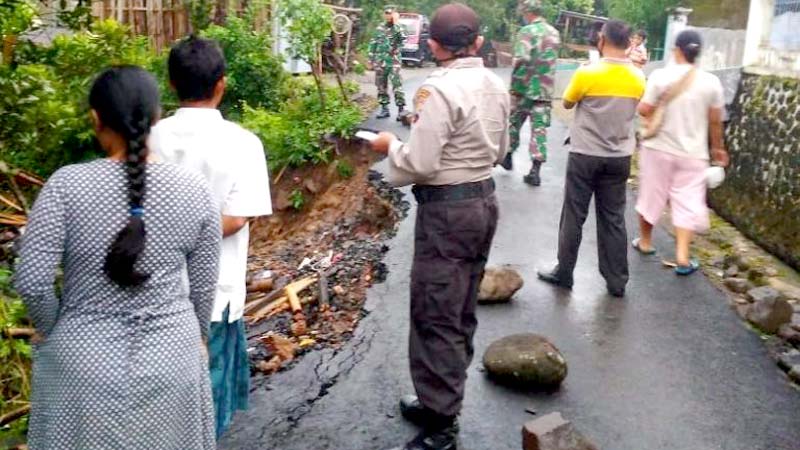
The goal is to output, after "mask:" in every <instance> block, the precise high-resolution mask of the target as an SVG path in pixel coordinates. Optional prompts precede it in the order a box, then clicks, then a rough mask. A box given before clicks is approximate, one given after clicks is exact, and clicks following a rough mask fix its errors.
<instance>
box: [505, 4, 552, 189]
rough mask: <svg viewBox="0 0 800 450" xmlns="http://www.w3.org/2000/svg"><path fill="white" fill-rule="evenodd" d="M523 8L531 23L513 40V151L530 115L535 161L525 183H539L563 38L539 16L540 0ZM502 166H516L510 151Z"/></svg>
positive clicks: (531, 152) (545, 154) (525, 178)
mask: <svg viewBox="0 0 800 450" xmlns="http://www.w3.org/2000/svg"><path fill="white" fill-rule="evenodd" d="M520 9H521V12H522V13H523V14H524V16H525V21H526V22H527V23H528V25H526V26H525V27H523V28H522V29H521V30H520V31H519V35H518V37H517V41H516V42H515V44H514V71H513V74H512V77H511V104H512V106H511V108H512V109H511V125H510V132H511V133H510V134H511V147H510V150H511V152H513V151H515V150H516V149H517V147H519V144H520V142H519V134H520V130H521V128H522V125H523V124H524V123H525V120H526V119H527V118H530V121H531V141H530V144H529V150H530V155H531V159H532V160H533V165H532V167H531V171H530V173H529V174H528V175H525V177H524V180H525V182H526V183H528V184H530V185H533V186H539V185H540V184H541V178H540V176H539V171H540V169H541V166H542V164H543V163H544V162H545V161H547V128H548V127H549V126H550V110H551V103H552V100H553V89H554V86H555V68H556V60H557V59H558V48H559V46H560V45H561V38H560V37H559V34H558V30H556V29H555V28H553V27H552V26H551V25H550V24H548V23H547V21H545V19H544V18H543V17H541V16H540V14H541V13H542V5H541V0H523V1H522V4H521V5H520ZM502 166H503V167H504V168H505V169H506V170H511V169H513V163H512V160H511V154H510V153H509V154H508V155H507V156H506V159H505V161H503V163H502Z"/></svg>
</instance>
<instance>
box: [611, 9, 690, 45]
mask: <svg viewBox="0 0 800 450" xmlns="http://www.w3.org/2000/svg"><path fill="white" fill-rule="evenodd" d="M681 3H682V2H681V0H607V6H608V12H609V15H610V16H611V17H614V18H617V19H622V20H624V21H626V22H628V23H630V24H631V25H632V26H633V27H634V28H644V29H645V30H647V33H648V35H649V38H648V47H650V48H662V47H664V34H665V33H666V28H667V18H668V16H669V13H668V12H667V9H668V8H672V7H675V6H678V5H679V4H681Z"/></svg>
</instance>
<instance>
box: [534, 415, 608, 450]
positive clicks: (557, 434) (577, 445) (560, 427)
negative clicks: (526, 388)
mask: <svg viewBox="0 0 800 450" xmlns="http://www.w3.org/2000/svg"><path fill="white" fill-rule="evenodd" d="M522 449H523V450H599V448H598V447H597V446H596V445H594V444H593V443H591V442H590V441H589V440H588V439H586V438H585V437H584V436H583V435H581V434H580V433H579V432H578V430H576V429H575V427H573V426H572V423H570V422H569V421H568V420H565V419H564V417H562V416H561V413H558V412H555V413H551V414H548V415H546V416H542V417H540V418H538V419H536V420H532V421H530V422H528V423H526V424H525V425H524V426H523V427H522Z"/></svg>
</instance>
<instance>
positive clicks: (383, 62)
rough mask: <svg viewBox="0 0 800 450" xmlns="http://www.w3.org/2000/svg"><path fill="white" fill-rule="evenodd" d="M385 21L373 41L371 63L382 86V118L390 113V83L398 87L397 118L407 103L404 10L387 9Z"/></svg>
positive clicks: (370, 43) (370, 54) (393, 87)
mask: <svg viewBox="0 0 800 450" xmlns="http://www.w3.org/2000/svg"><path fill="white" fill-rule="evenodd" d="M383 18H384V19H385V20H384V22H383V23H382V24H380V25H379V26H378V29H377V30H376V31H375V34H374V36H373V37H372V40H371V41H370V42H369V65H370V67H371V68H372V70H374V71H375V84H376V85H377V86H378V103H380V105H381V111H380V113H378V116H377V118H378V119H385V118H387V117H389V116H390V114H389V83H390V82H391V84H392V90H393V91H394V102H395V104H396V105H397V120H400V118H401V116H402V115H403V112H404V110H405V106H406V96H405V93H404V92H403V78H402V76H401V75H400V68H401V67H402V61H401V60H400V56H401V55H400V52H401V51H402V50H403V43H405V41H406V33H405V30H404V29H403V26H402V25H401V24H400V14H398V13H397V10H396V9H395V8H394V7H391V6H390V7H387V8H386V9H385V10H384V11H383Z"/></svg>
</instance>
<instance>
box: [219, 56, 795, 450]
mask: <svg viewBox="0 0 800 450" xmlns="http://www.w3.org/2000/svg"><path fill="white" fill-rule="evenodd" d="M501 73H502V74H503V76H504V78H506V77H507V71H505V72H502V71H501ZM419 82H420V80H419V79H412V80H410V82H409V83H408V91H409V92H413V91H414V89H415V88H416V87H417V86H418V85H419ZM367 126H370V127H373V128H378V126H377V125H376V122H375V121H374V120H373V121H371V123H368V124H367ZM380 127H382V128H384V129H392V130H395V131H397V132H398V133H399V134H400V135H401V136H402V137H405V136H406V134H407V132H406V131H405V130H402V129H401V128H400V127H398V126H397V125H396V123H395V122H394V121H393V120H392V121H385V122H381V125H380ZM565 132H566V126H565V125H564V124H563V123H561V122H559V121H554V125H553V127H552V129H551V130H550V142H551V160H550V162H549V163H548V164H547V165H546V166H545V168H544V170H543V179H544V182H543V185H542V186H541V187H539V188H536V189H534V188H530V187H528V186H527V185H525V184H523V183H522V181H521V177H522V175H523V173H524V171H525V170H527V169H528V167H529V166H528V164H529V163H528V162H527V157H526V155H525V154H524V152H518V153H517V154H516V160H515V162H516V165H517V169H516V172H515V173H506V172H504V171H502V170H501V169H498V171H497V172H496V174H495V179H496V181H497V185H498V191H497V195H498V198H499V200H500V205H501V219H500V225H499V230H498V234H497V236H496V238H495V244H494V248H493V252H492V255H491V261H490V265H491V264H511V265H513V266H514V267H516V268H517V269H518V270H519V271H520V273H521V274H522V275H523V278H524V279H525V283H526V284H525V287H524V288H523V289H522V290H521V291H520V292H519V293H518V294H517V296H516V301H515V302H514V303H512V304H509V305H503V306H495V307H488V308H487V307H481V308H480V309H479V321H480V325H479V328H478V333H477V336H476V349H477V353H476V361H475V362H474V363H473V365H472V367H471V368H470V371H469V381H468V385H467V396H466V400H465V404H464V411H463V414H462V417H461V429H462V432H461V446H460V447H459V448H460V449H466V450H511V449H519V448H521V437H520V430H521V426H522V424H523V423H524V422H525V421H527V420H531V419H532V418H534V417H535V416H533V415H531V414H530V413H527V412H526V409H531V410H534V411H536V413H537V414H538V415H543V414H546V413H549V412H553V411H560V412H561V413H563V414H564V416H565V417H566V418H568V419H569V420H572V421H573V422H574V423H575V425H576V426H577V427H578V428H579V429H580V430H581V431H583V432H584V433H585V434H586V435H587V436H589V437H590V438H591V439H592V440H594V441H595V443H597V444H598V445H599V446H600V448H602V449H604V450H661V449H664V450H667V449H669V450H800V392H798V391H797V390H796V389H795V388H793V387H792V386H791V385H789V383H788V382H787V380H786V377H785V376H784V375H783V374H782V373H781V372H780V371H779V370H778V368H777V367H776V366H775V363H774V362H773V361H772V359H771V358H769V357H768V355H767V350H766V348H765V346H764V345H763V343H762V342H761V339H760V338H759V337H758V335H756V334H755V333H753V332H751V331H749V330H748V329H747V328H746V327H745V326H744V325H743V324H742V323H741V322H740V321H739V319H738V318H737V316H736V314H735V313H734V312H733V311H732V310H731V309H730V308H729V306H728V304H727V302H726V301H725V298H724V294H723V293H722V292H720V291H718V290H717V289H716V288H715V287H714V286H712V285H711V284H710V283H709V282H708V281H707V280H706V279H705V278H704V277H703V276H702V275H695V276H694V277H691V278H688V279H677V278H676V277H675V276H674V275H673V274H672V273H671V272H669V271H667V270H664V269H663V268H662V267H661V264H660V260H659V259H658V258H654V257H641V256H639V255H638V254H635V252H631V253H630V255H629V259H630V263H631V282H630V284H629V285H628V295H627V297H626V298H625V299H622V300H620V299H614V298H610V297H609V296H607V295H606V294H605V284H604V282H603V280H602V277H601V276H600V274H599V273H598V271H597V262H596V261H597V256H596V237H595V226H594V214H593V213H591V214H590V217H589V220H588V221H587V224H586V227H585V229H584V241H583V244H582V247H581V255H580V259H579V261H578V267H577V270H576V273H575V289H574V290H573V291H572V292H564V291H560V290H557V289H554V288H552V287H550V286H548V285H545V284H543V283H540V282H539V281H537V280H536V276H535V271H536V269H537V268H540V267H547V266H549V265H550V264H552V263H553V262H554V260H555V253H556V238H557V227H558V218H559V213H560V207H561V201H562V191H563V189H562V187H563V178H564V172H565V164H566V157H567V154H566V152H565V151H564V150H562V149H561V147H560V145H559V143H560V142H561V141H562V140H563V137H564V134H565ZM526 139H527V136H523V142H526ZM377 168H378V169H379V170H383V169H385V167H384V166H383V164H379V165H378V167H377ZM405 192H408V191H407V190H405ZM632 200H633V196H632V195H631V196H630V198H629V210H630V214H629V234H631V235H633V233H634V232H635V228H634V227H635V220H634V219H635V217H634V215H633V212H632ZM412 203H413V202H412ZM413 214H414V209H413V208H412V211H411V215H410V216H409V218H407V219H406V220H405V221H403V222H402V223H401V224H400V226H399V230H398V233H397V236H396V237H395V238H394V239H393V240H392V241H391V242H389V245H390V247H391V250H390V251H389V253H388V254H387V257H386V260H385V262H386V264H387V266H388V267H389V270H390V272H389V276H388V279H387V281H386V282H385V283H383V284H380V285H376V286H374V287H373V288H372V289H371V290H370V292H369V297H368V300H367V303H366V309H367V310H368V311H369V315H368V316H367V317H366V318H365V319H364V320H363V321H362V322H361V324H360V325H359V328H358V330H357V331H356V333H355V337H354V338H353V340H352V341H351V342H350V343H348V345H347V346H345V348H343V349H342V350H341V351H339V352H333V351H330V350H327V351H322V352H317V353H314V354H311V355H308V356H306V357H305V358H304V359H303V360H302V361H300V363H299V364H297V366H295V367H294V368H293V369H292V370H290V371H287V372H283V373H280V374H277V375H276V376H274V377H272V378H271V380H270V384H269V385H268V386H263V385H262V386H258V387H256V388H255V390H254V392H253V393H252V395H251V409H250V411H248V412H247V413H245V414H241V415H239V416H237V418H236V420H235V422H234V425H233V427H232V428H231V430H230V432H229V433H228V434H227V436H226V438H225V439H223V440H222V442H221V443H220V448H221V449H226V450H234V449H237V450H238V449H241V450H245V449H247V450H252V449H264V450H279V449H280V450H329V449H330V450H333V449H337V450H382V449H388V448H391V447H393V446H395V445H400V444H402V443H403V442H404V441H405V440H406V439H408V438H410V437H412V436H413V434H414V433H415V429H414V428H413V427H412V426H409V425H408V424H406V423H405V422H404V421H403V420H402V418H400V415H399V412H398V410H397V399H398V398H399V396H400V395H402V394H405V393H410V392H412V389H411V382H410V379H409V375H408V367H407V362H406V355H407V347H406V341H407V332H408V274H409V270H410V264H411V258H412V242H413V241H412V236H413ZM656 243H657V244H658V246H659V248H662V249H665V250H668V249H670V248H671V247H672V245H673V241H672V239H671V238H670V237H669V236H668V235H667V234H666V233H664V232H663V231H661V230H659V231H658V232H657V234H656ZM517 332H535V333H540V334H543V335H545V336H548V337H550V338H551V339H552V341H553V342H554V343H555V344H556V346H558V347H559V348H560V349H561V351H562V352H563V353H564V355H565V356H566V358H567V360H568V362H569V375H568V377H567V379H566V381H565V383H564V385H563V386H562V389H561V390H560V391H558V392H557V393H554V394H544V393H523V392H518V391H513V390H510V389H506V388H503V387H500V386H497V385H495V384H494V383H492V382H491V381H489V380H487V379H486V377H485V374H484V373H483V372H482V369H481V364H480V358H481V356H482V353H483V351H484V350H485V349H486V347H487V346H488V345H489V343H491V342H492V341H493V340H495V339H497V338H500V337H502V336H505V335H508V334H511V333H517Z"/></svg>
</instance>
